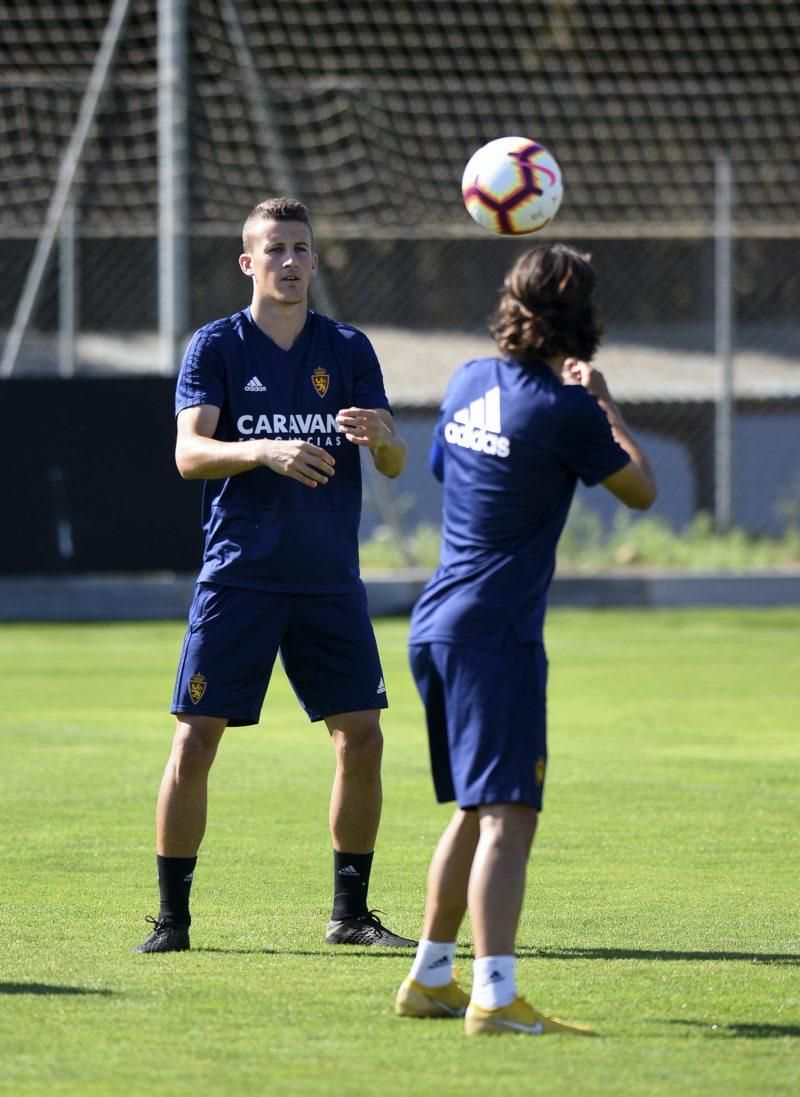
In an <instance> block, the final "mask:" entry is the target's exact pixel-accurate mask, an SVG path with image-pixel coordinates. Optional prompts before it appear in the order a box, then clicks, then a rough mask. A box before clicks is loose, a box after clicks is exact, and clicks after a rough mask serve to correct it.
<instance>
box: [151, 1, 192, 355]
mask: <svg viewBox="0 0 800 1097" xmlns="http://www.w3.org/2000/svg"><path fill="white" fill-rule="evenodd" d="M187 33H188V30H187V9H186V0H159V4H158V326H159V334H160V340H159V343H160V347H159V358H160V364H161V372H162V373H163V374H165V375H166V376H169V375H170V374H173V373H175V372H176V370H177V368H178V361H179V358H180V354H181V351H182V349H183V348H182V345H181V341H182V339H183V337H184V336H185V334H186V332H187V329H188V326H189V324H188V308H187V302H188V296H189V295H188V286H187V278H188V264H187V262H186V259H187V247H188V242H187V239H186V222H187V217H186V213H187V205H188V176H187V165H188V150H187V143H188V132H187V131H188V112H187V94H186V82H187V69H188V65H187V45H188V40H187Z"/></svg>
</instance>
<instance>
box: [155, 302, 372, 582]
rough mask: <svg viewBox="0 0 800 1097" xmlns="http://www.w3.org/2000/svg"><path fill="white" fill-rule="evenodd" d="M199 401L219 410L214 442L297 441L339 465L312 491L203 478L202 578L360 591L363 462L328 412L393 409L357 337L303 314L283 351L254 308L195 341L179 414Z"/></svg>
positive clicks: (262, 478) (278, 481) (264, 481)
mask: <svg viewBox="0 0 800 1097" xmlns="http://www.w3.org/2000/svg"><path fill="white" fill-rule="evenodd" d="M200 404H210V405H212V406H214V407H217V408H219V409H220V417H219V423H218V426H217V429H216V431H215V435H214V436H215V438H219V439H221V440H224V441H227V442H236V441H246V440H249V439H251V438H278V439H291V438H302V439H304V440H306V441H308V442H311V443H312V444H313V445H315V446H319V447H320V448H323V449H327V450H328V451H329V452H330V453H331V454H332V455H333V456H334V458H335V460H336V465H335V474H334V475H333V476H332V477H331V479H330V480H329V481H328V483H327V484H324V485H323V484H320V485H318V486H317V487H316V488H308V487H305V486H304V485H302V484H299V483H298V482H297V481H296V480H293V479H291V478H289V477H286V476H281V475H279V474H278V473H275V472H273V471H272V470H271V469H268V468H258V469H253V470H252V471H250V472H243V473H239V474H238V475H237V476H231V477H228V478H226V479H220V480H207V481H206V482H205V484H204V487H203V529H204V532H205V546H204V551H203V566H202V570H201V572H200V575H199V577H198V581H200V582H215V583H221V584H222V585H227V586H235V587H245V588H248V587H249V588H253V589H258V590H272V591H287V592H298V593H347V592H349V591H353V590H356V589H360V584H361V581H360V578H359V566H358V525H359V520H360V516H361V459H360V453H359V448H358V447H357V446H355V445H353V444H352V443H350V442H348V441H347V439H346V438H345V437H344V434H342V433H341V432H340V431H339V430H338V428H337V426H336V422H335V416H336V413H337V412H338V411H339V410H340V409H342V408H346V407H365V408H385V409H387V410H389V403H388V400H387V398H386V393H385V391H384V385H383V378H382V376H381V369H380V365H379V363H378V359H377V357H376V355H375V351H374V350H373V348H372V345H371V344H370V342H369V340H368V339H367V337H366V336H365V335H364V334H363V332H360V331H358V330H357V329H356V328H353V327H351V326H350V325H348V324H342V323H338V322H336V321H334V320H330V319H328V318H327V317H324V316H320V315H318V314H317V313H315V312H313V311H311V310H309V313H308V318H307V320H306V324H305V326H304V328H303V330H302V332H301V333H300V335H299V336H298V338H297V340H296V341H295V343H294V344H293V346H292V347H291V348H290V349H289V350H288V351H287V350H283V348H281V347H279V346H278V345H277V343H275V342H274V341H273V340H272V339H270V338H269V336H268V335H266V333H265V332H263V331H262V330H261V329H260V328H259V327H258V325H257V324H256V323H255V321H254V320H253V318H252V315H251V313H250V310H249V309H244V310H242V311H241V312H237V313H234V314H233V315H232V316H228V317H225V318H223V319H221V320H217V321H215V322H214V323H211V324H208V325H206V326H205V327H203V328H201V329H200V330H199V331H198V332H197V333H196V334H195V336H194V338H193V339H192V341H191V343H190V344H189V347H188V348H187V351H186V354H185V355H184V358H183V363H182V365H181V369H180V373H179V375H178V383H177V389H176V396H175V411H176V415H177V414H178V413H179V412H180V411H182V410H183V409H184V408H189V407H197V406H198V405H200Z"/></svg>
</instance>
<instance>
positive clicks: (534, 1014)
mask: <svg viewBox="0 0 800 1097" xmlns="http://www.w3.org/2000/svg"><path fill="white" fill-rule="evenodd" d="M464 1031H465V1032H466V1034H467V1036H499V1035H500V1034H501V1033H504V1032H522V1033H525V1034H526V1035H527V1036H547V1035H549V1034H556V1033H560V1034H562V1035H565V1036H594V1032H593V1031H592V1030H591V1029H590V1028H587V1027H586V1025H573V1024H570V1022H569V1021H562V1020H560V1019H559V1018H558V1017H548V1015H547V1014H546V1013H540V1012H539V1010H538V1009H534V1007H533V1006H532V1005H531V1004H530V1002H526V1001H525V999H524V998H521V997H520V998H516V999H515V1000H514V1001H513V1002H512V1003H511V1004H510V1005H508V1006H502V1007H501V1008H500V1009H484V1008H483V1007H482V1006H479V1005H477V1004H476V1003H475V1002H470V1004H469V1006H468V1008H467V1012H466V1015H465V1017H464Z"/></svg>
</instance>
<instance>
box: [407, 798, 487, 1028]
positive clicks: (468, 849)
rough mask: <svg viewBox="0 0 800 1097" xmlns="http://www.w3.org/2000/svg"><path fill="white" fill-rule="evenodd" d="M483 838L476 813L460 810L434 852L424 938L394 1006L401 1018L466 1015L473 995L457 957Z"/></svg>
mask: <svg viewBox="0 0 800 1097" xmlns="http://www.w3.org/2000/svg"><path fill="white" fill-rule="evenodd" d="M479 836H480V828H479V819H478V813H477V812H476V811H462V810H461V809H460V808H459V809H457V810H456V813H455V815H453V817H452V819H451V820H450V822H449V823H448V824H447V826H446V827H445V829H444V832H443V833H442V836H441V838H440V839H439V842H438V844H437V846H436V849H435V850H434V854H433V857H432V858H431V863H430V868H429V869H428V890H427V895H426V898H425V922H424V925H423V930H422V940H421V941H420V942H419V947H418V948H417V954H416V956H415V957H414V961H413V963H412V965H411V971H410V972H409V974H408V977H407V978H406V979H405V980H404V981H403V983H402V984H401V986H400V989H399V990H398V992H397V996H396V998H395V1003H394V1008H395V1012H396V1013H398V1014H399V1015H400V1016H401V1017H432V1018H435V1017H440V1018H448V1017H463V1016H464V1014H465V1012H466V1009H467V1005H468V1003H469V995H468V994H467V993H466V991H465V990H464V989H463V988H462V987H461V986H460V985H459V984H458V982H456V975H455V971H454V968H453V958H454V956H455V951H456V935H457V934H458V930H459V926H460V925H461V923H462V921H463V920H464V914H465V913H466V910H467V890H468V886H469V878H470V871H471V868H472V861H473V858H474V856H475V849H476V847H477V845H478V838H479Z"/></svg>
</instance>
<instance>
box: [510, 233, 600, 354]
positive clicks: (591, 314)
mask: <svg viewBox="0 0 800 1097" xmlns="http://www.w3.org/2000/svg"><path fill="white" fill-rule="evenodd" d="M589 258H590V257H589V256H588V255H581V254H580V252H577V251H573V250H572V248H568V247H566V246H565V245H564V244H542V245H540V246H539V247H537V248H532V249H531V250H530V251H527V252H525V254H524V255H521V256H520V258H519V259H518V260H517V262H516V263H515V264H514V266H513V267H512V268H511V270H510V271H509V272H508V274H507V275H506V279H505V282H504V284H503V294H502V297H501V298H500V304H499V306H498V308H497V312H496V313H495V315H494V318H493V321H492V326H491V332H492V335H493V336H494V340H495V342H496V343H497V345H498V347H499V348H500V350H501V351H502V353H503V354H506V355H508V356H509V357H511V358H516V359H517V361H519V362H533V361H541V360H542V359H544V358H557V357H559V356H561V355H563V356H564V357H566V358H579V359H581V361H583V362H589V361H591V359H592V358H593V357H594V353H595V351H596V350H597V347H598V344H599V342H600V336H601V335H602V334H603V327H602V324H601V323H600V320H599V317H598V315H597V309H596V307H595V304H594V301H593V300H592V294H593V292H594V287H595V273H594V269H593V268H592V265H591V263H590V262H589Z"/></svg>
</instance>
